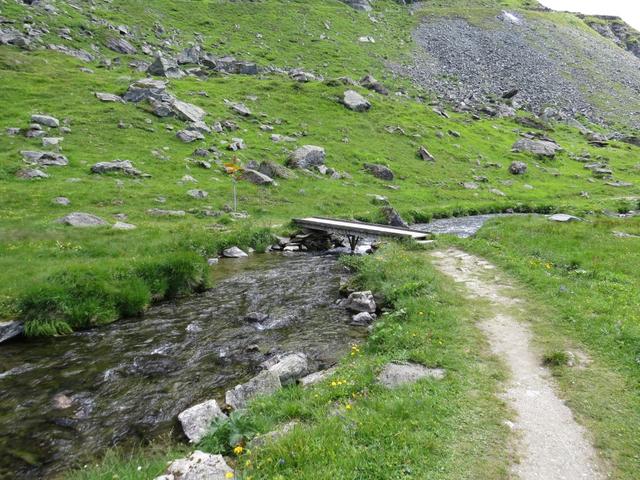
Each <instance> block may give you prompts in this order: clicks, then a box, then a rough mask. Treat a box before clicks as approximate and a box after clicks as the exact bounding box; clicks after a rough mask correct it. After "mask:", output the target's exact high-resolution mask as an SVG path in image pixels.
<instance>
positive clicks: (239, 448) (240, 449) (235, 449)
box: [233, 445, 244, 455]
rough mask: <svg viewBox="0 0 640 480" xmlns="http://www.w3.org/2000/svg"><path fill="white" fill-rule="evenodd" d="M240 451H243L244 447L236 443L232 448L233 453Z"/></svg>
mask: <svg viewBox="0 0 640 480" xmlns="http://www.w3.org/2000/svg"><path fill="white" fill-rule="evenodd" d="M242 452H244V448H243V446H242V445H237V446H236V447H235V448H234V449H233V453H235V454H236V455H241V454H242Z"/></svg>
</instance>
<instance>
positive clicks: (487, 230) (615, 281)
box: [456, 217, 640, 480]
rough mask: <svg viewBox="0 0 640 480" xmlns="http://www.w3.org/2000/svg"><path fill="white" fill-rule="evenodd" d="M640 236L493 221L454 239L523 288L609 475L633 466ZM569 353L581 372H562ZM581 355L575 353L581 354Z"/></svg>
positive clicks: (629, 472)
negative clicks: (470, 234)
mask: <svg viewBox="0 0 640 480" xmlns="http://www.w3.org/2000/svg"><path fill="white" fill-rule="evenodd" d="M614 231H620V232H626V233H630V234H640V220H639V219H637V218H627V219H612V218H606V217H588V221H587V222H581V223H571V224H557V223H553V222H549V221H548V220H546V219H544V218H535V217H532V218H526V217H525V218H511V219H504V220H495V221H492V222H491V223H490V224H489V225H487V226H485V227H484V228H483V229H482V230H481V231H480V233H479V235H478V237H477V238H476V239H474V240H468V241H463V242H460V241H456V243H461V244H462V246H463V247H464V248H466V249H470V250H471V251H474V252H476V253H478V254H481V255H483V256H484V257H486V258H487V259H489V260H491V261H493V262H495V263H496V264H498V265H499V266H501V267H503V268H504V269H506V270H507V271H508V272H509V273H511V274H512V276H513V277H515V278H516V279H517V280H519V281H520V282H521V285H522V288H520V289H518V292H517V294H518V295H519V296H522V297H525V298H528V299H529V300H530V303H531V304H532V305H534V306H536V307H535V309H534V310H533V311H532V312H530V314H529V318H531V319H532V320H531V321H532V323H531V325H532V327H533V328H534V331H535V333H536V336H537V340H538V343H539V345H540V349H541V350H542V351H543V352H546V354H545V359H547V363H548V364H550V365H551V366H552V367H553V372H554V375H555V376H556V378H557V380H558V382H559V384H560V387H561V389H562V392H563V394H564V396H565V397H566V398H567V401H568V404H569V405H570V407H571V409H572V411H573V412H574V414H575V415H576V417H577V418H578V420H579V421H580V422H581V423H582V424H584V425H585V426H586V427H587V428H588V429H589V430H590V432H591V433H592V434H593V437H594V439H595V444H596V446H597V447H598V449H599V450H600V452H601V455H602V456H603V457H604V459H605V460H606V461H607V463H608V465H609V467H610V470H611V472H612V478H616V479H629V480H631V479H633V478H636V477H637V472H638V469H639V468H640V454H639V453H638V452H640V440H639V439H638V434H637V433H638V431H639V430H640V396H639V395H638V392H639V389H638V387H639V386H640V317H639V314H638V312H639V311H640V297H639V296H638V290H639V289H640V248H639V247H640V239H638V238H618V237H615V236H614V234H613V232H614ZM567 351H574V352H576V351H577V352H583V353H585V354H586V355H587V357H589V360H587V365H584V364H582V365H581V363H580V359H579V358H578V366H575V367H569V366H567V363H568V360H569V359H568V355H567V353H566V352H567ZM578 357H579V355H578Z"/></svg>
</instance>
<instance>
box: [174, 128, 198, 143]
mask: <svg viewBox="0 0 640 480" xmlns="http://www.w3.org/2000/svg"><path fill="white" fill-rule="evenodd" d="M176 137H178V138H179V139H180V140H182V141H183V142H184V143H191V142H195V141H196V140H204V135H203V134H202V133H200V132H199V131H197V130H180V131H179V132H178V133H176Z"/></svg>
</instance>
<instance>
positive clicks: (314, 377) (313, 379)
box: [299, 367, 337, 387]
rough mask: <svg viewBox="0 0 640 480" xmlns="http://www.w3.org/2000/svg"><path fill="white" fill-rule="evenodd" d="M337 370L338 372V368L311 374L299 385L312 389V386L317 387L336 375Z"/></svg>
mask: <svg viewBox="0 0 640 480" xmlns="http://www.w3.org/2000/svg"><path fill="white" fill-rule="evenodd" d="M336 370H337V367H331V368H328V369H326V370H321V371H319V372H315V373H311V374H309V375H307V376H306V377H303V378H301V379H300V381H299V383H300V385H302V386H303V387H310V386H311V385H316V384H318V383H320V382H322V381H323V380H326V379H327V378H329V377H330V376H331V375H333V374H334V373H336Z"/></svg>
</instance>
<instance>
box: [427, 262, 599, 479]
mask: <svg viewBox="0 0 640 480" xmlns="http://www.w3.org/2000/svg"><path fill="white" fill-rule="evenodd" d="M433 256H434V257H435V261H434V264H435V265H436V267H437V268H438V269H439V270H440V271H441V272H443V273H445V274H446V275H448V276H450V277H452V278H453V279H454V280H455V281H456V282H459V283H464V284H465V286H466V288H467V291H468V293H469V296H470V297H480V298H482V299H485V300H489V302H490V304H491V306H492V315H491V318H487V319H486V320H484V321H483V322H481V324H480V325H479V326H480V328H481V329H482V330H483V331H484V332H485V334H486V336H487V338H488V339H489V343H490V345H491V349H492V351H493V353H495V354H496V355H499V356H500V357H502V359H503V360H504V361H505V363H506V364H507V365H508V366H509V368H510V369H511V379H510V381H509V383H508V385H507V386H506V392H505V394H504V397H505V399H506V401H507V402H508V403H509V405H510V406H511V408H513V410H514V411H515V412H516V413H517V419H516V421H515V425H514V426H513V429H514V430H515V431H516V432H518V434H519V438H520V441H519V443H518V447H517V448H518V451H517V454H518V456H519V458H520V463H517V464H514V465H513V467H512V471H513V474H514V476H515V477H517V478H520V479H521V480H582V479H588V480H599V479H604V478H606V477H605V475H604V474H603V473H602V470H601V467H600V466H599V464H598V460H597V455H596V452H595V449H594V448H593V446H592V445H591V444H590V442H589V440H588V435H587V432H586V431H585V429H584V428H582V427H581V426H580V425H578V424H577V423H576V421H575V420H574V418H573V415H572V413H571V410H570V409H569V408H568V407H567V406H566V405H565V403H564V402H563V401H562V400H561V399H560V398H559V397H558V396H557V395H556V393H555V391H554V384H553V381H552V378H551V375H550V373H549V371H548V370H547V369H546V368H544V367H543V366H541V359H540V356H539V354H537V353H536V351H535V350H534V348H533V346H532V345H531V332H530V331H529V329H528V328H527V326H526V324H524V323H522V322H519V321H518V320H517V319H516V318H514V317H513V316H512V315H511V314H510V313H509V311H513V308H512V307H517V308H518V309H519V311H521V312H522V313H523V315H526V305H525V304H524V302H522V301H520V300H518V299H514V298H513V297H512V296H511V295H509V294H508V293H507V292H508V291H509V289H512V288H513V287H512V286H510V285H509V284H508V283H507V282H505V281H503V280H502V279H501V278H500V277H499V275H496V272H492V271H493V270H495V267H494V266H493V265H491V264H490V263H488V262H486V261H484V260H482V259H480V258H478V257H474V256H473V255H469V254H467V253H465V252H462V251H460V250H456V249H449V250H446V251H439V252H434V253H433Z"/></svg>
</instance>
